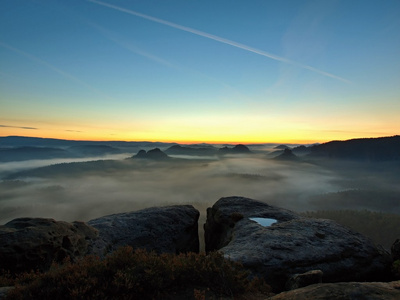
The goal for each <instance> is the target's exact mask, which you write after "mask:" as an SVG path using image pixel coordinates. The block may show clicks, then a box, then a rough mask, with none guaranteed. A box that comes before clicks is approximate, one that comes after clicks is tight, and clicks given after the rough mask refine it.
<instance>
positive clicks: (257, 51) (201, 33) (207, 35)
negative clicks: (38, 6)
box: [88, 0, 351, 83]
mask: <svg viewBox="0 0 400 300" xmlns="http://www.w3.org/2000/svg"><path fill="white" fill-rule="evenodd" d="M88 1H89V2H92V3H95V4H98V5H101V6H104V7H108V8H112V9H115V10H118V11H121V12H124V13H127V14H130V15H133V16H136V17H139V18H142V19H146V20H149V21H152V22H155V23H159V24H162V25H166V26H169V27H172V28H175V29H178V30H181V31H186V32H189V33H192V34H195V35H198V36H202V37H205V38H207V39H211V40H214V41H217V42H220V43H223V44H227V45H230V46H233V47H236V48H239V49H242V50H245V51H249V52H252V53H255V54H258V55H261V56H264V57H268V58H270V59H273V60H276V61H280V62H283V63H286V64H290V65H294V66H297V67H299V68H303V69H306V70H309V71H312V72H315V73H318V74H321V75H323V76H326V77H330V78H333V79H336V80H340V81H342V82H345V83H351V81H349V80H347V79H345V78H342V77H339V76H336V75H334V74H331V73H328V72H325V71H322V70H319V69H317V68H314V67H311V66H308V65H305V64H301V63H298V62H295V61H292V60H289V59H287V58H284V57H281V56H278V55H274V54H271V53H268V52H266V51H263V50H260V49H256V48H253V47H250V46H247V45H244V44H241V43H238V42H235V41H231V40H228V39H225V38H223V37H219V36H217V35H213V34H210V33H207V32H204V31H200V30H197V29H193V28H190V27H187V26H183V25H179V24H176V23H173V22H169V21H166V20H163V19H159V18H155V17H152V16H149V15H145V14H142V13H139V12H136V11H133V10H130V9H126V8H122V7H119V6H116V5H112V4H108V3H104V2H101V1H96V0H88Z"/></svg>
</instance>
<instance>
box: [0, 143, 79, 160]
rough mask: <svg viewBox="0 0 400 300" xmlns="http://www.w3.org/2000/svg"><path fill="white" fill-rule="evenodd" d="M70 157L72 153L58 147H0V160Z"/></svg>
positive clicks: (72, 155)
mask: <svg viewBox="0 0 400 300" xmlns="http://www.w3.org/2000/svg"><path fill="white" fill-rule="evenodd" d="M71 157H75V156H74V154H72V153H70V152H68V151H66V150H63V149H59V148H49V147H16V148H1V149H0V162H10V161H24V160H31V159H49V158H71Z"/></svg>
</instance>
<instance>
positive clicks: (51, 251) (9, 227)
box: [0, 218, 97, 273]
mask: <svg viewBox="0 0 400 300" xmlns="http://www.w3.org/2000/svg"><path fill="white" fill-rule="evenodd" d="M96 236H97V230H95V229H94V228H93V227H90V226H88V225H86V224H85V223H83V222H73V223H67V222H63V221H55V220H53V219H44V218H19V219H15V220H12V221H10V222H8V223H7V224H5V225H2V226H0V269H6V270H10V271H11V272H12V273H15V272H21V271H29V270H39V271H45V270H47V269H48V268H49V267H50V266H51V264H52V262H53V261H56V262H61V261H62V260H63V259H64V258H66V257H67V256H68V257H70V258H71V259H72V260H75V259H77V258H81V257H83V256H84V255H85V254H86V253H87V251H88V245H89V241H90V240H91V239H95V238H96Z"/></svg>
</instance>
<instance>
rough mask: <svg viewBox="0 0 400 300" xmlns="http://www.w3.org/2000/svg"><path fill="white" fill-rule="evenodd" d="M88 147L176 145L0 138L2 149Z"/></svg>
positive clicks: (143, 142)
mask: <svg viewBox="0 0 400 300" xmlns="http://www.w3.org/2000/svg"><path fill="white" fill-rule="evenodd" d="M87 145H97V146H101V145H107V146H111V147H115V148H120V147H143V148H148V147H169V146H172V145H175V143H161V142H149V141H139V142H125V141H77V140H62V139H47V138H37V137H25V136H5V137H0V148H8V147H25V146H32V147H63V148H66V147H73V146H87Z"/></svg>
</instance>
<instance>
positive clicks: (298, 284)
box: [285, 270, 324, 290]
mask: <svg viewBox="0 0 400 300" xmlns="http://www.w3.org/2000/svg"><path fill="white" fill-rule="evenodd" d="M323 275H324V273H323V272H322V271H321V270H312V271H308V272H305V273H303V274H295V275H293V276H292V277H290V278H289V280H288V281H287V282H286V285H285V289H286V290H295V289H298V288H302V287H305V286H308V285H312V284H315V283H321V282H322V276H323Z"/></svg>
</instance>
